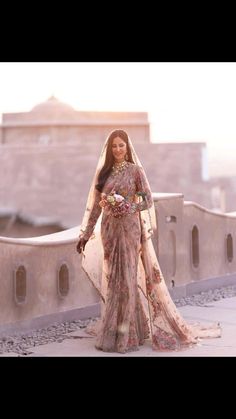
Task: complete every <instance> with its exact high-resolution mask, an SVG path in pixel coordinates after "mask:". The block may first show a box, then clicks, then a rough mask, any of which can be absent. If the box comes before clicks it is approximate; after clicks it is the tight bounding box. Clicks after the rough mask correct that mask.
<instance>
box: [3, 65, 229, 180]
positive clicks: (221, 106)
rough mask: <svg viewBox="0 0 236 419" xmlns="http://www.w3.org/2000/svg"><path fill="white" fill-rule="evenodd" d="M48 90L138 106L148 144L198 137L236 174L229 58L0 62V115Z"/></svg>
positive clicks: (81, 102)
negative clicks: (147, 132)
mask: <svg viewBox="0 0 236 419" xmlns="http://www.w3.org/2000/svg"><path fill="white" fill-rule="evenodd" d="M52 94H54V95H55V96H56V97H57V98H58V99H59V100H61V101H63V102H66V103H68V104H70V105H72V106H73V107H74V108H75V109H76V110H82V111H86V110H87V111H90V110H91V111H96V110H98V111H110V110H111V111H144V112H148V114H149V122H150V126H151V140H152V141H154V142H181V141H184V142H194V141H197V142H198V141H204V142H206V143H207V146H208V155H209V168H210V174H229V175H230V174H234V175H236V158H235V157H234V155H235V156H236V63H138V62H137V63H119V62H118V63H79V62H78V63H0V114H1V113H3V112H21V111H29V110H31V108H32V107H33V106H35V105H36V104H38V103H40V102H42V101H45V100H46V99H48V98H49V97H50V96H51V95H52Z"/></svg>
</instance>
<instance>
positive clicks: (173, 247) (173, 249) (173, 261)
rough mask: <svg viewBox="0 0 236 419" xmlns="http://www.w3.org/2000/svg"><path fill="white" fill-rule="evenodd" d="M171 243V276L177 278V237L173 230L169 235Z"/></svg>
mask: <svg viewBox="0 0 236 419" xmlns="http://www.w3.org/2000/svg"><path fill="white" fill-rule="evenodd" d="M169 241H170V276H172V277H173V276H175V273H176V236H175V232H174V231H173V230H171V231H170V234H169Z"/></svg>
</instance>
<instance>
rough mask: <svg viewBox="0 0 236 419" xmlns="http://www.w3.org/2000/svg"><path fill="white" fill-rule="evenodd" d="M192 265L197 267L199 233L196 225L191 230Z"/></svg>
mask: <svg viewBox="0 0 236 419" xmlns="http://www.w3.org/2000/svg"><path fill="white" fill-rule="evenodd" d="M192 263H193V266H194V267H195V268H197V267H198V265H199V232H198V228H197V226H196V225H195V226H194V227H193V229H192Z"/></svg>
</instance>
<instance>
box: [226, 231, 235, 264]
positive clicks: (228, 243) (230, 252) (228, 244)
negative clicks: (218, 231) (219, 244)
mask: <svg viewBox="0 0 236 419" xmlns="http://www.w3.org/2000/svg"><path fill="white" fill-rule="evenodd" d="M226 250H227V260H228V262H232V260H233V257H234V248H233V237H232V235H231V234H228V235H227V239H226Z"/></svg>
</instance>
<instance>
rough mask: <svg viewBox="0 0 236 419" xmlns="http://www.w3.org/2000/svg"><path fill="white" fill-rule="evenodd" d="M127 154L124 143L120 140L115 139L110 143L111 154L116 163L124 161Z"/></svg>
mask: <svg viewBox="0 0 236 419" xmlns="http://www.w3.org/2000/svg"><path fill="white" fill-rule="evenodd" d="M126 153H127V146H126V143H125V142H124V141H123V140H122V139H121V138H120V137H116V138H114V139H113V141H112V154H113V156H114V159H115V161H116V162H117V163H120V162H122V161H124V160H125V155H126Z"/></svg>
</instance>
